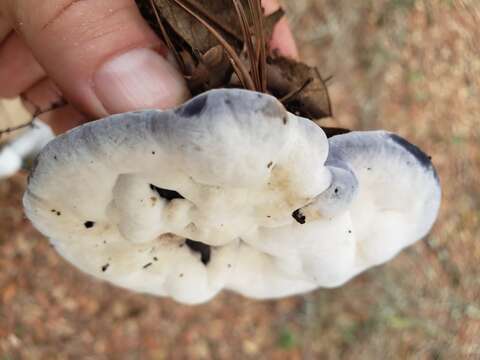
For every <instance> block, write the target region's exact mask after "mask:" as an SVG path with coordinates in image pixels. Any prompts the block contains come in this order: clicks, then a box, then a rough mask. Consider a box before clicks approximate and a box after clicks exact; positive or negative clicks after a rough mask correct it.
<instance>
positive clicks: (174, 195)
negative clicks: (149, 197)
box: [150, 184, 185, 201]
mask: <svg viewBox="0 0 480 360" xmlns="http://www.w3.org/2000/svg"><path fill="white" fill-rule="evenodd" d="M150 189H152V190H153V191H155V192H157V194H158V195H159V196H160V197H161V198H164V199H165V200H167V201H170V200H173V199H185V198H184V197H183V196H182V195H181V194H179V193H178V192H176V191H175V190H169V189H162V188H159V187H158V186H155V185H153V184H150Z"/></svg>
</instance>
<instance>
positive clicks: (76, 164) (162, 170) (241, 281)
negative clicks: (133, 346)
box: [24, 89, 440, 303]
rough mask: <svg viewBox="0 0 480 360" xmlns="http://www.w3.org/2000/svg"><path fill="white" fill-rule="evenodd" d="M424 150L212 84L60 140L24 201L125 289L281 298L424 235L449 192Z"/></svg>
mask: <svg viewBox="0 0 480 360" xmlns="http://www.w3.org/2000/svg"><path fill="white" fill-rule="evenodd" d="M399 139H401V138H399ZM401 140H403V139H401ZM403 141H404V140H403ZM407 144H408V145H410V146H413V145H411V144H409V143H407ZM329 148H330V153H329ZM415 149H417V148H415ZM419 151H420V150H419ZM362 154H364V155H362ZM422 154H423V153H422ZM418 159H419V154H418V153H416V152H415V151H412V148H410V147H409V146H406V145H405V144H404V143H403V142H402V141H399V140H398V139H397V138H395V137H394V136H393V135H391V134H389V133H385V132H376V133H350V134H344V135H338V136H335V137H333V138H331V139H329V140H327V138H326V136H325V134H324V132H323V131H322V129H321V128H320V127H318V126H317V125H315V124H314V123H313V122H311V121H310V120H308V119H305V118H301V117H297V116H295V115H293V114H290V113H288V112H286V110H285V109H284V108H283V106H282V105H281V103H280V102H278V101H277V100H276V99H275V98H273V97H271V96H269V95H265V94H260V93H256V92H251V91H245V90H238V89H231V90H212V91H209V92H207V93H205V94H202V95H200V96H198V97H196V98H194V99H192V100H190V101H189V102H187V103H186V104H184V105H183V106H181V107H179V108H177V109H174V110H171V111H158V110H145V111H139V112H133V113H125V114H120V115H114V116H111V117H109V118H106V119H102V120H99V121H96V122H92V123H88V124H85V125H83V126H81V127H79V128H76V129H73V130H72V131H70V132H68V133H66V134H64V135H62V136H59V137H58V138H56V139H55V140H54V141H52V142H50V143H49V144H48V145H47V146H46V147H45V149H44V150H43V151H42V152H41V154H40V155H39V157H38V161H37V165H36V167H35V169H34V170H33V172H32V174H31V176H30V179H29V185H28V189H27V192H26V194H25V196H24V205H25V209H26V213H27V216H28V217H29V218H30V219H31V220H32V222H33V224H34V225H35V226H36V227H37V228H38V229H39V230H40V231H41V232H42V233H44V234H45V235H46V236H48V237H49V238H50V239H51V241H52V243H53V245H54V246H55V248H56V249H57V251H58V252H59V253H60V254H61V255H62V256H64V257H65V258H66V259H67V260H68V261H70V262H71V263H73V264H74V265H75V266H77V267H79V268H80V269H82V270H83V271H85V272H87V273H89V274H91V275H93V276H96V277H100V278H102V279H104V280H107V281H110V282H112V283H114V284H116V285H119V286H123V287H127V288H130V289H132V290H135V291H141V292H146V293H151V294H155V295H160V296H171V297H173V298H174V299H176V300H177V301H180V302H185V303H198V302H202V301H206V300H208V299H210V298H211V297H213V296H214V295H215V294H216V293H218V292H219V291H220V290H221V289H223V288H228V289H232V290H235V291H238V292H240V293H242V294H244V295H246V296H251V297H256V298H271V297H279V296H286V295H290V294H294V293H299V292H304V291H308V290H311V289H314V288H316V287H318V286H337V285H339V284H341V283H343V282H345V281H347V280H348V279H349V278H351V277H352V276H354V275H355V274H357V273H358V272H360V271H362V270H364V269H365V268H367V267H369V266H372V265H376V264H378V263H381V262H383V261H386V260H388V259H389V258H391V257H392V256H393V255H395V254H396V253H397V252H398V251H400V250H401V249H402V248H403V247H405V246H407V245H409V244H411V243H412V242H414V241H415V240H417V239H419V238H420V237H422V236H424V235H425V234H426V232H427V231H428V230H429V228H430V227H431V225H432V223H433V221H434V219H435V216H436V212H437V209H438V203H439V197H440V190H439V186H438V180H437V178H436V176H435V172H434V170H433V168H432V167H431V164H425V163H421V162H419V161H418ZM369 167H370V168H371V169H372V171H370V170H367V168H369ZM402 172H403V176H402ZM405 174H406V175H405ZM390 178H392V179H393V181H390V180H388V179H390ZM412 186H413V187H415V186H417V187H419V188H418V189H419V192H420V193H421V195H420V196H418V194H416V195H417V196H416V197H413V196H410V197H409V198H405V196H398V197H399V198H397V197H395V194H394V193H392V191H393V192H395V191H397V192H399V193H398V194H399V195H400V192H401V191H406V188H410V187H412ZM427 190H428V191H427ZM409 201H411V202H413V206H412V203H410V204H409ZM412 209H413V210H412ZM379 219H380V222H381V224H380V225H379V226H378V229H377V230H372V224H374V223H375V224H377V223H378V221H379ZM412 221H413V223H412ZM397 228H402V230H401V231H400V232H398V231H397Z"/></svg>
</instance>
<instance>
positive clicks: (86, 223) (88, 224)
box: [83, 221, 95, 229]
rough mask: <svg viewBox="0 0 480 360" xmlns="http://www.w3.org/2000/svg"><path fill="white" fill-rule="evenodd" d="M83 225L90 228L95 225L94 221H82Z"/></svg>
mask: <svg viewBox="0 0 480 360" xmlns="http://www.w3.org/2000/svg"><path fill="white" fill-rule="evenodd" d="M83 226H85V228H87V229H91V228H93V227H94V226H95V222H93V221H85V222H84V223H83Z"/></svg>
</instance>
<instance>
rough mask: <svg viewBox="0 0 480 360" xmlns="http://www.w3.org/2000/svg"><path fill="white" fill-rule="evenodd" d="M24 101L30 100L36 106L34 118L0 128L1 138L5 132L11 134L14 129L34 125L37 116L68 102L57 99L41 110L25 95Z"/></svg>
mask: <svg viewBox="0 0 480 360" xmlns="http://www.w3.org/2000/svg"><path fill="white" fill-rule="evenodd" d="M23 100H24V101H26V102H29V103H30V104H32V105H33V106H34V107H35V111H34V113H33V114H32V118H31V119H30V120H29V121H28V122H26V123H24V124H21V125H17V126H12V127H9V128H6V129H3V130H0V138H1V137H2V136H3V135H5V134H9V133H11V132H13V131H18V130H21V129H25V128H27V127H32V126H33V122H34V121H35V118H37V117H38V116H39V115H42V114H45V113H48V112H50V111H53V110H55V109H58V108H59V107H62V106H64V105H66V104H67V102H66V101H65V99H63V98H61V99H60V100H58V101H55V102H54V103H52V105H51V106H50V107H49V108H48V109H46V110H43V111H42V110H41V109H40V108H39V107H38V106H37V105H35V104H34V103H32V102H31V101H30V100H28V98H26V97H24V98H23Z"/></svg>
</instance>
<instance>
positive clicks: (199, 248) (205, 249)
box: [185, 239, 212, 265]
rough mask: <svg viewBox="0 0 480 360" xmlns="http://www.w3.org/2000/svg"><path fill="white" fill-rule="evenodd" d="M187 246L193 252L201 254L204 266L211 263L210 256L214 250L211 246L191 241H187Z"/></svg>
mask: <svg viewBox="0 0 480 360" xmlns="http://www.w3.org/2000/svg"><path fill="white" fill-rule="evenodd" d="M185 244H186V245H187V246H188V247H189V248H190V249H191V250H192V251H194V252H198V253H199V254H200V260H201V261H202V263H203V264H204V265H207V264H208V263H209V262H210V255H211V253H212V248H211V247H210V245H207V244H204V243H202V242H200V241H195V240H191V239H187V240H185Z"/></svg>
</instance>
